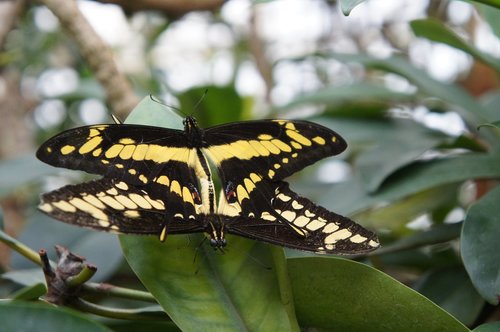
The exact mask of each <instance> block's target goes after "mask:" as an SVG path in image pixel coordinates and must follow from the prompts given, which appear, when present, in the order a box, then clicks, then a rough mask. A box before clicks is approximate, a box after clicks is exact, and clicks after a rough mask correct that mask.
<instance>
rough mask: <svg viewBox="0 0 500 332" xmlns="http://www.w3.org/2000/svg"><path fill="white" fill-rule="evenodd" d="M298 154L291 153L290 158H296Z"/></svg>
mask: <svg viewBox="0 0 500 332" xmlns="http://www.w3.org/2000/svg"><path fill="white" fill-rule="evenodd" d="M292 143H293V142H292ZM298 155H299V154H298V153H297V152H296V153H292V158H297V156H298Z"/></svg>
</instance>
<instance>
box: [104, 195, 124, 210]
mask: <svg viewBox="0 0 500 332" xmlns="http://www.w3.org/2000/svg"><path fill="white" fill-rule="evenodd" d="M101 201H103V202H104V204H106V205H107V206H109V207H111V208H113V209H115V210H125V207H124V206H123V205H121V204H120V203H119V202H118V201H117V200H116V199H114V198H113V197H111V196H103V197H101Z"/></svg>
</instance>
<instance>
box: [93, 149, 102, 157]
mask: <svg viewBox="0 0 500 332" xmlns="http://www.w3.org/2000/svg"><path fill="white" fill-rule="evenodd" d="M101 153H102V149H101V148H98V149H95V150H94V151H92V155H93V156H94V157H99V156H100V155H101Z"/></svg>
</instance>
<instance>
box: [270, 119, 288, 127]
mask: <svg viewBox="0 0 500 332" xmlns="http://www.w3.org/2000/svg"><path fill="white" fill-rule="evenodd" d="M273 121H274V122H278V123H279V124H280V125H282V126H283V125H284V124H285V123H287V121H285V120H273Z"/></svg>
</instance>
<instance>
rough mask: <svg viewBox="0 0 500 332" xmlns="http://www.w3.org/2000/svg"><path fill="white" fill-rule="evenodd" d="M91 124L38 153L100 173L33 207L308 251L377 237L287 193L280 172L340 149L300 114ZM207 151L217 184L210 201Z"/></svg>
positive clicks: (355, 246)
mask: <svg viewBox="0 0 500 332" xmlns="http://www.w3.org/2000/svg"><path fill="white" fill-rule="evenodd" d="M184 126H185V129H184V131H182V130H175V129H165V128H160V127H152V126H142V125H125V124H117V125H96V126H88V127H81V128H76V129H72V130H68V131H66V132H63V133H61V134H59V135H57V136H55V137H53V138H51V139H50V140H48V141H47V142H45V143H44V144H43V145H42V146H41V147H40V149H39V150H38V152H37V156H38V158H39V159H40V160H42V161H44V162H47V163H49V164H51V165H54V166H60V167H66V168H70V169H80V170H84V171H87V172H90V173H96V174H100V175H103V176H104V179H101V180H98V181H94V182H89V183H85V184H80V185H76V186H67V187H64V188H62V189H60V190H56V191H54V192H51V193H48V194H44V195H43V196H42V203H41V205H40V209H41V210H42V211H44V212H45V213H47V214H49V215H51V216H54V217H55V218H57V219H60V220H62V221H65V222H68V223H73V224H77V225H81V226H86V227H90V228H97V229H101V230H107V231H115V232H121V233H137V234H158V235H159V237H160V240H164V239H165V237H166V235H167V234H176V233H177V234H178V233H192V232H206V233H208V234H209V236H210V238H211V243H212V245H213V246H214V247H216V248H220V247H222V246H224V245H225V238H224V234H225V232H227V233H233V234H237V235H241V236H245V237H249V238H253V239H257V240H262V241H266V242H270V243H273V244H278V245H282V246H285V247H291V248H298V249H302V250H307V251H313V252H327V253H358V252H365V251H369V250H373V249H375V248H377V247H378V240H377V238H376V236H375V235H374V234H373V233H371V232H369V231H367V230H365V229H363V228H362V227H361V226H359V225H357V224H355V223H354V222H352V221H351V220H349V219H348V218H345V217H342V216H339V215H337V214H334V213H332V212H329V211H327V210H326V209H324V208H322V207H319V206H316V205H314V204H313V203H312V202H310V201H309V200H307V199H305V198H303V197H300V196H298V195H297V194H295V193H294V192H292V191H291V190H290V189H289V188H288V185H287V184H286V183H284V182H282V181H281V180H282V179H284V178H285V177H287V176H289V175H291V174H292V173H294V172H296V171H298V170H300V169H302V168H304V167H305V166H307V165H310V164H312V163H314V162H316V161H318V160H319V159H322V158H324V157H327V156H331V155H335V154H338V153H340V152H342V151H343V150H344V149H345V148H346V146H347V145H346V143H345V141H344V140H343V139H342V138H341V137H340V136H339V135H338V134H336V133H335V132H333V131H331V130H330V129H328V128H325V127H323V126H320V125H317V124H314V123H311V122H307V121H290V120H261V121H249V122H237V123H230V124H226V125H220V126H216V127H211V128H208V129H206V130H203V129H201V128H199V127H198V125H197V124H196V121H195V120H194V118H192V117H188V118H186V119H185V121H184ZM206 157H208V158H209V159H210V160H211V161H212V163H213V164H214V165H215V166H216V167H217V169H218V175H219V179H220V181H221V185H222V189H221V195H220V199H219V204H218V206H217V204H216V199H215V190H214V185H213V179H212V174H211V172H210V167H209V164H208V162H207V158H206Z"/></svg>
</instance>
